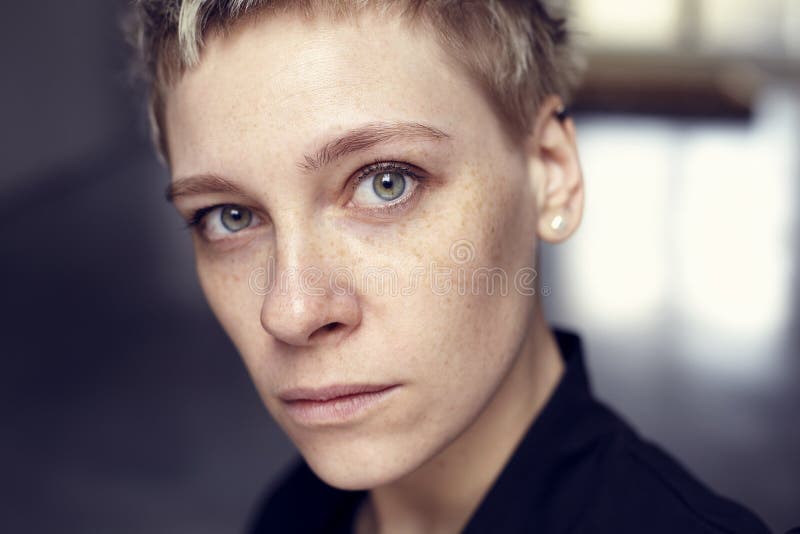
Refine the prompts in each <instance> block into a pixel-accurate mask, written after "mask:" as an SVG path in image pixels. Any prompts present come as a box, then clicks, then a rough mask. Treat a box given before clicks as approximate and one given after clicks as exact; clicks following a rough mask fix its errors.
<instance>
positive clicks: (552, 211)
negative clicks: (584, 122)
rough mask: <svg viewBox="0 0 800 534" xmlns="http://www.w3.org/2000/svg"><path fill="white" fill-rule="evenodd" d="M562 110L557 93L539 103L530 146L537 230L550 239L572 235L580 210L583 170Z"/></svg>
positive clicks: (576, 226) (551, 240) (578, 222)
mask: <svg viewBox="0 0 800 534" xmlns="http://www.w3.org/2000/svg"><path fill="white" fill-rule="evenodd" d="M563 110H564V108H563V105H562V104H561V100H560V99H559V98H558V97H555V96H554V97H550V98H548V99H546V100H545V101H544V102H543V103H542V105H541V107H540V110H539V114H538V116H537V121H536V125H535V127H534V133H533V136H532V138H531V142H532V146H531V147H530V149H529V150H530V163H531V169H530V172H531V178H532V180H533V184H532V185H533V188H534V192H535V195H536V208H537V234H538V235H539V238H540V239H542V240H544V241H548V242H550V243H558V242H561V241H563V240H565V239H567V238H568V237H569V236H570V235H572V234H573V233H574V232H575V230H576V229H577V228H578V226H579V224H580V220H581V216H582V213H583V174H582V172H581V167H580V161H579V159H578V148H577V144H576V139H575V128H574V123H573V122H572V119H571V118H570V117H569V116H568V115H566V114H565V113H564V112H563Z"/></svg>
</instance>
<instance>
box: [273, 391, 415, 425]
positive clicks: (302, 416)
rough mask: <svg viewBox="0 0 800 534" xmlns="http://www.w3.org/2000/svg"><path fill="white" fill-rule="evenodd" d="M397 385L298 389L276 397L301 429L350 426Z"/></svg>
mask: <svg viewBox="0 0 800 534" xmlns="http://www.w3.org/2000/svg"><path fill="white" fill-rule="evenodd" d="M399 386H400V384H345V385H336V386H329V387H326V388H320V389H309V388H300V389H292V390H289V391H285V392H283V393H281V394H280V395H279V397H280V399H281V401H282V402H283V405H284V406H285V408H286V412H287V413H288V414H289V415H290V416H291V417H292V419H294V420H295V421H296V422H297V423H299V424H301V425H304V426H316V425H335V424H342V423H346V422H352V421H353V420H354V419H356V418H357V417H359V416H363V415H365V414H366V413H367V412H368V411H369V410H370V409H372V408H375V407H377V406H379V405H380V404H383V402H384V401H385V400H386V399H387V398H388V397H389V396H390V395H391V394H392V393H393V392H394V391H395V390H397V389H398V388H399Z"/></svg>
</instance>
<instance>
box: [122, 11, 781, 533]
mask: <svg viewBox="0 0 800 534" xmlns="http://www.w3.org/2000/svg"><path fill="white" fill-rule="evenodd" d="M137 13H138V17H137V20H138V26H137V28H136V33H135V35H136V37H137V41H136V42H137V44H138V46H139V49H140V52H141V53H142V57H143V58H144V60H145V61H144V65H145V67H146V74H147V75H148V79H149V80H150V82H151V87H152V92H151V96H152V100H151V104H152V107H151V109H152V117H153V126H154V133H155V138H156V140H157V144H158V146H159V148H160V151H161V154H162V155H163V157H164V159H165V161H166V162H167V164H168V165H169V168H170V171H171V174H172V181H171V184H170V186H169V190H168V198H169V199H170V200H171V201H172V202H173V204H174V205H175V207H176V209H177V210H178V211H179V212H180V213H181V215H182V216H183V217H184V218H185V219H186V221H187V222H188V224H189V225H190V226H191V227H192V228H193V240H194V246H195V251H196V262H197V270H198V273H199V277H200V281H201V285H202V287H203V290H204V292H205V294H206V297H207V299H208V301H209V303H210V305H211V308H212V310H213V311H214V313H215V314H216V316H217V317H218V319H219V321H220V322H221V324H222V325H223V327H224V329H225V331H226V332H227V334H228V335H229V336H230V338H231V339H232V340H233V342H234V344H235V346H236V348H237V349H238V351H239V352H240V353H241V355H242V358H243V360H244V363H245V365H246V367H247V369H248V371H249V373H250V375H251V377H252V379H253V381H254V383H255V385H256V387H257V389H258V391H259V394H260V395H261V398H262V400H263V402H264V404H265V406H266V407H267V409H268V410H269V411H270V413H271V414H272V415H273V417H274V418H275V419H276V421H277V422H278V423H279V424H280V426H281V427H282V428H283V429H284V430H285V432H286V433H287V434H288V436H289V437H290V438H291V439H292V441H293V442H294V443H295V444H296V446H297V447H298V449H299V451H300V453H301V455H302V460H301V461H300V462H299V463H298V465H297V466H296V467H295V468H294V469H293V471H292V472H291V473H290V474H289V475H288V477H287V478H286V479H285V480H284V481H283V482H282V483H281V484H280V485H279V487H277V488H276V489H275V491H274V492H272V494H271V495H270V497H269V498H268V499H267V500H266V501H265V503H264V505H263V506H262V507H261V509H260V512H259V514H258V517H257V519H256V521H255V522H254V524H253V532H281V533H283V532H358V533H362V532H386V533H391V532H424V533H439V532H458V531H465V532H519V531H526V532H527V531H530V532H567V531H569V532H614V533H622V532H637V533H641V532H670V533H672V532H748V533H751V532H752V533H756V532H765V531H766V529H765V528H764V526H763V524H762V523H761V522H760V521H759V520H758V519H757V518H756V517H755V516H753V515H752V514H751V513H749V512H747V511H746V510H745V509H743V508H741V507H739V506H738V505H736V504H733V503H731V502H730V501H727V500H725V499H723V498H721V497H718V496H716V495H715V494H713V493H712V492H711V491H710V490H708V489H706V488H705V487H704V486H703V485H701V484H700V483H699V482H697V481H695V480H694V479H693V478H692V477H691V476H690V475H689V474H687V473H686V472H685V471H684V470H683V469H682V468H681V467H680V466H679V465H678V464H677V463H675V462H674V461H673V460H671V459H670V458H669V457H668V456H667V455H666V454H664V453H662V452H661V451H660V450H659V449H657V448H655V447H654V446H652V445H649V444H647V443H646V442H644V441H642V440H641V439H640V438H639V437H637V435H636V434H635V433H634V432H633V431H632V430H631V429H630V427H628V426H627V425H626V424H625V423H624V422H623V421H622V420H621V419H619V418H618V417H617V416H616V415H615V414H613V413H612V412H611V411H609V410H608V409H607V408H605V407H604V406H602V405H601V404H599V403H598V402H597V401H596V400H594V399H593V398H592V396H591V393H590V391H589V386H588V382H587V380H586V377H585V371H584V368H583V365H582V355H581V349H580V343H579V340H578V338H577V336H575V335H574V334H570V333H567V332H562V331H554V330H553V329H551V328H550V327H549V326H548V325H547V323H546V322H545V320H544V318H543V315H542V311H541V305H540V301H539V297H538V292H537V291H536V288H537V286H536V281H537V277H536V270H535V268H536V265H537V259H538V258H537V246H536V244H537V242H538V241H539V240H544V241H547V242H551V243H555V242H559V241H562V240H564V239H566V238H567V237H569V236H570V235H571V234H572V233H573V232H575V230H576V229H577V227H578V225H579V222H580V220H581V212H582V209H583V182H582V176H581V170H580V165H579V162H578V154H577V149H576V144H575V130H574V125H573V123H572V121H571V120H570V119H569V118H568V117H567V116H566V115H565V113H563V105H564V101H565V99H566V98H567V95H568V92H569V89H570V87H571V85H572V80H573V79H574V75H573V73H574V68H573V63H574V62H573V61H572V54H571V52H570V50H569V46H568V39H567V33H566V30H565V26H564V21H563V19H559V18H555V17H553V16H552V14H551V13H548V12H547V11H546V10H545V9H544V8H543V7H542V6H541V5H540V4H539V3H538V2H532V1H528V2H522V1H500V0H497V1H486V2H457V1H429V2H423V1H418V0H417V1H412V0H409V1H399V2H398V1H395V2H385V1H384V2H381V1H376V2H363V1H345V0H342V1H335V2H333V1H327V2H325V1H312V0H308V1H300V2H297V1H294V2H288V1H282V2H281V1H268V0H262V1H258V0H251V1H247V0H228V1H222V0H207V1H201V0H186V1H183V2H180V1H178V0H147V1H141V2H139V3H138V4H137Z"/></svg>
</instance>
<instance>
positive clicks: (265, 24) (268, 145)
mask: <svg viewBox="0 0 800 534" xmlns="http://www.w3.org/2000/svg"><path fill="white" fill-rule="evenodd" d="M165 104H166V114H165V123H166V134H167V142H168V148H169V153H170V159H171V162H172V165H173V174H181V173H189V174H190V173H195V172H209V171H214V170H219V169H217V167H220V166H226V168H228V169H230V168H231V165H233V166H238V167H246V166H248V165H249V166H255V167H258V166H261V165H263V164H264V163H265V162H269V163H270V164H271V165H273V166H274V165H275V164H276V162H278V161H281V160H285V159H286V154H287V153H300V152H302V151H303V150H305V149H306V148H307V147H309V146H312V145H314V144H315V143H316V142H317V141H319V140H320V139H323V138H326V137H329V136H330V135H332V134H335V133H337V132H339V131H341V130H345V129H348V128H350V127H353V126H355V125H358V124H362V123H364V122H375V121H417V122H425V123H427V124H431V125H433V126H435V127H437V128H440V129H442V130H444V131H458V130H462V131H464V130H468V129H470V128H473V129H478V130H480V129H485V128H486V127H487V121H495V120H496V117H494V114H493V113H492V112H491V109H490V106H489V105H488V103H487V102H486V101H485V99H484V98H483V96H482V94H481V93H480V91H479V90H478V89H477V88H476V87H475V86H474V85H473V83H472V82H471V80H470V79H469V78H468V77H467V76H466V75H464V74H463V73H462V72H461V71H460V70H459V69H457V68H456V67H454V66H452V65H451V64H450V62H449V61H448V59H447V56H446V54H445V53H444V51H443V50H442V49H441V48H440V47H439V45H438V44H437V43H436V41H435V39H434V38H433V37H432V36H431V35H428V34H427V33H426V30H424V29H423V27H422V26H420V27H411V26H409V25H408V23H407V22H405V21H404V20H403V19H401V18H400V17H398V16H394V15H377V14H374V13H370V12H364V13H362V14H360V15H359V16H358V17H357V18H352V19H346V20H345V19H343V20H337V21H333V20H331V19H329V18H325V17H316V18H313V19H305V18H301V17H300V16H296V15H293V14H280V15H272V14H271V15H269V16H260V17H258V18H251V19H248V20H245V21H242V22H241V23H239V24H237V25H235V26H234V27H233V28H231V29H230V30H229V31H227V32H226V33H225V34H222V33H220V32H215V33H213V34H211V35H209V37H208V38H207V41H206V46H205V48H204V51H203V55H202V58H201V62H200V64H199V65H198V66H197V67H196V68H195V69H192V70H190V71H188V72H187V73H185V74H184V76H183V77H182V78H181V79H180V80H179V81H178V82H177V83H176V84H175V85H174V86H173V87H172V88H171V89H169V90H168V91H167V93H166V94H165ZM243 152H244V153H247V154H248V157H247V158H245V159H242V158H241V154H242V153H243ZM240 170H241V171H242V172H248V171H250V170H253V169H247V168H241V169H240Z"/></svg>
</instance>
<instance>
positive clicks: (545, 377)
mask: <svg viewBox="0 0 800 534" xmlns="http://www.w3.org/2000/svg"><path fill="white" fill-rule="evenodd" d="M532 315H533V318H532V325H531V328H528V331H527V335H526V338H525V339H524V341H523V344H522V346H521V350H520V352H519V354H518V355H517V358H516V360H515V362H514V364H513V365H512V367H511V369H510V370H509V372H508V374H507V375H506V377H505V378H504V380H503V382H502V383H501V385H500V387H499V388H498V390H497V392H496V393H495V395H494V397H493V398H492V400H491V401H490V403H489V404H488V405H487V406H486V408H485V409H484V410H483V412H481V414H480V415H479V416H478V418H477V419H476V420H475V421H474V422H473V423H472V424H471V425H470V427H469V428H468V429H467V430H466V431H465V432H464V433H462V434H461V435H460V436H459V437H458V438H457V439H456V440H455V441H454V442H453V443H451V444H450V445H448V446H447V447H446V448H445V449H444V450H443V451H442V452H441V453H439V454H438V455H437V456H435V457H433V458H432V459H430V460H429V461H427V462H426V463H425V464H423V465H422V466H421V467H420V468H418V469H416V470H415V471H414V472H412V473H410V474H408V475H407V476H405V477H403V478H402V479H400V480H397V481H395V482H392V483H391V484H387V485H384V486H380V487H378V488H374V489H372V490H371V491H370V493H369V497H368V498H367V499H365V500H364V504H363V506H362V507H361V509H360V510H359V512H358V514H357V519H356V532H359V533H363V532H381V533H383V534H389V533H392V532H429V533H432V534H437V533H440V532H441V533H444V532H457V531H459V530H461V529H463V528H464V526H466V523H467V522H468V521H469V518H470V517H471V516H472V514H473V513H474V512H475V510H476V509H477V507H478V505H479V504H480V502H481V501H482V500H483V498H484V497H485V495H486V493H487V492H488V491H489V489H490V488H491V486H492V485H493V483H494V481H495V480H496V479H497V477H498V476H499V474H500V472H501V471H502V469H503V467H504V466H505V464H506V463H507V462H508V460H509V459H510V457H511V455H512V454H513V452H514V450H515V449H516V447H517V445H518V444H519V442H520V440H521V439H522V437H523V436H524V435H525V433H526V431H527V430H528V428H529V427H530V425H531V424H532V423H533V421H534V420H535V419H536V417H537V415H538V414H539V412H540V411H541V409H542V407H543V406H544V404H545V403H546V402H547V399H548V398H549V397H550V395H551V393H552V392H553V390H554V389H555V387H556V385H557V384H558V381H559V379H560V378H561V375H562V373H563V371H564V364H563V361H562V359H561V356H560V354H559V350H558V345H557V344H556V341H555V338H554V336H553V334H552V332H551V330H550V328H549V327H548V326H547V324H546V322H545V320H544V318H543V317H542V314H541V308H540V306H539V305H538V303H537V306H536V307H535V309H534V312H533V314H532Z"/></svg>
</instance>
